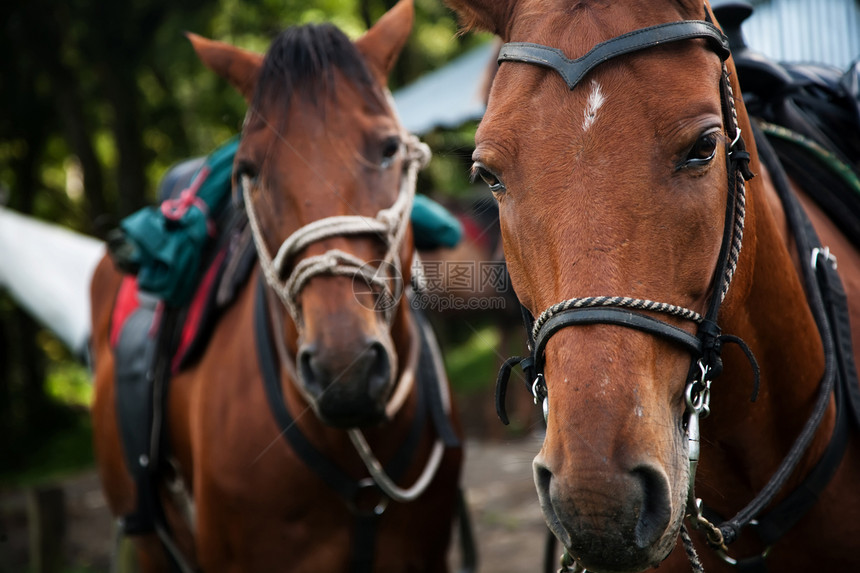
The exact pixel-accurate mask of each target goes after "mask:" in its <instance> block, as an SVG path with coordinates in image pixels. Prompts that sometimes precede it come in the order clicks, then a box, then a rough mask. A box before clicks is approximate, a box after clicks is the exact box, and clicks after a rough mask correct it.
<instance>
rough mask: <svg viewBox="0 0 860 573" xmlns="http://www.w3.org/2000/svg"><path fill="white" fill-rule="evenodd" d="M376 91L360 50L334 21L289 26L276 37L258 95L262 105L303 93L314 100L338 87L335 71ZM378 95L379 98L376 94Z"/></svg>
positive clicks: (286, 100)
mask: <svg viewBox="0 0 860 573" xmlns="http://www.w3.org/2000/svg"><path fill="white" fill-rule="evenodd" d="M335 70H338V71H339V72H340V73H341V74H342V75H343V76H344V77H345V78H346V79H347V80H349V81H352V82H354V83H356V84H358V85H360V86H362V87H363V88H365V91H366V93H368V94H370V93H372V92H374V91H375V90H374V89H373V87H374V84H375V82H374V79H373V76H372V75H371V73H370V71H369V70H368V68H367V65H366V64H365V62H364V59H363V58H362V56H361V54H360V53H359V51H358V50H357V49H356V47H355V46H354V45H353V43H352V42H350V41H349V38H347V37H346V35H345V34H344V33H343V32H341V31H340V30H339V29H338V28H337V27H335V26H334V25H332V24H308V25H304V26H295V27H291V28H287V29H286V30H284V31H283V32H281V34H280V35H279V36H278V37H277V38H275V40H274V41H273V42H272V45H271V46H270V47H269V51H268V52H267V53H266V57H265V59H264V60H263V67H262V69H261V70H260V76H259V80H258V83H257V88H256V92H255V95H254V106H255V107H257V108H258V109H261V108H264V106H266V105H267V104H272V103H275V102H278V103H280V104H281V105H284V106H286V105H287V104H288V103H289V101H290V100H291V99H292V97H293V96H295V95H298V94H301V95H303V96H306V97H308V99H309V100H310V101H319V99H321V98H319V97H318V96H322V95H324V93H323V92H324V91H325V90H332V89H333V88H334V83H335V76H334V71H335ZM374 99H375V98H374Z"/></svg>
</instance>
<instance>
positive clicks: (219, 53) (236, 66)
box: [185, 32, 263, 102]
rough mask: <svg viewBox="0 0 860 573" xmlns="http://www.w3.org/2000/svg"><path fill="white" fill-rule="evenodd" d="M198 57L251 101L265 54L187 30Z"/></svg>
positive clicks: (186, 35)
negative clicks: (208, 38) (209, 38)
mask: <svg viewBox="0 0 860 573" xmlns="http://www.w3.org/2000/svg"><path fill="white" fill-rule="evenodd" d="M185 37H187V38H188V39H189V40H190V41H191V45H192V46H194V51H195V52H197V57H199V58H200V61H202V62H203V64H204V65H205V66H206V67H207V68H209V69H210V70H212V71H213V72H215V73H216V74H218V75H219V76H221V77H222V78H224V79H225V80H227V81H228V82H230V83H231V84H232V85H233V87H235V88H236V89H237V90H239V93H241V94H242V95H243V96H244V97H245V100H246V101H248V102H250V101H251V97H252V96H253V95H254V88H255V87H256V86H257V78H258V76H259V75H260V68H261V67H262V65H263V56H262V55H261V54H257V53H255V52H249V51H247V50H243V49H241V48H237V47H235V46H231V45H230V44H225V43H223V42H216V41H214V40H207V39H206V38H204V37H203V36H198V35H197V34H192V33H191V32H186V33H185Z"/></svg>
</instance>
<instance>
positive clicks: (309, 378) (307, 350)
mask: <svg viewBox="0 0 860 573" xmlns="http://www.w3.org/2000/svg"><path fill="white" fill-rule="evenodd" d="M316 362H317V360H316V351H315V349H314V348H313V347H312V346H304V345H303V346H302V347H301V348H300V349H299V356H298V364H299V376H301V378H302V382H303V383H304V386H305V388H307V390H308V392H310V393H311V394H312V395H313V396H314V397H319V395H320V394H322V387H321V386H320V382H319V376H318V374H319V372H318V368H317V367H316V366H317V365H316Z"/></svg>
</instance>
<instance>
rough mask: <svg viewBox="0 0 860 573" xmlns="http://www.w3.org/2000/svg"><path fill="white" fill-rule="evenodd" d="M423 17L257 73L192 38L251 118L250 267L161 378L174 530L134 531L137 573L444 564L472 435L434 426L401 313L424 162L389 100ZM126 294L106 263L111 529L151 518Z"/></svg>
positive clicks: (306, 43)
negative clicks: (132, 460)
mask: <svg viewBox="0 0 860 573" xmlns="http://www.w3.org/2000/svg"><path fill="white" fill-rule="evenodd" d="M412 19H413V8H412V2H411V0H402V1H401V2H400V3H399V4H398V5H397V6H396V7H395V8H393V9H392V10H391V11H389V12H388V13H387V14H386V15H385V16H384V17H383V18H382V19H381V20H380V21H379V22H378V23H377V24H376V25H375V26H374V27H373V28H371V29H370V30H369V31H368V32H367V33H366V34H365V35H364V36H362V37H361V38H360V39H358V40H357V41H356V42H355V43H351V42H350V41H349V40H348V39H347V38H346V37H345V36H344V35H343V34H342V33H341V32H340V31H338V30H337V29H336V28H334V27H333V26H329V25H321V26H304V27H299V28H293V29H289V30H287V31H286V32H284V33H283V34H282V35H281V36H279V38H278V39H277V40H275V42H274V43H273V44H272V47H271V48H270V50H269V52H268V53H267V55H266V57H265V58H264V57H263V56H260V55H257V54H253V53H250V52H246V51H243V50H240V49H238V48H234V47H232V46H228V45H226V44H222V43H218V42H214V41H209V40H205V39H203V38H200V37H197V36H193V35H192V36H191V37H190V39H191V41H192V43H193V44H194V48H195V50H196V51H197V53H198V55H199V56H200V58H201V59H202V61H203V62H204V63H205V64H206V65H207V66H208V67H210V68H211V69H213V70H214V71H215V72H216V73H218V74H219V75H221V76H222V77H224V78H225V79H227V80H228V81H230V82H231V84H233V85H234V86H235V87H236V88H237V89H238V90H239V91H240V92H241V93H242V94H243V95H244V97H245V98H246V100H248V102H249V104H250V107H249V111H248V115H247V117H246V120H245V123H244V126H243V130H242V136H241V144H240V146H239V149H238V151H237V153H236V159H235V163H234V173H233V179H234V188H237V189H241V190H242V194H243V196H244V209H245V212H246V213H247V217H248V220H249V227H250V229H251V234H252V235H253V239H254V242H255V244H256V250H257V259H258V264H257V266H256V267H255V269H254V270H253V271H252V273H251V276H250V280H248V282H247V284H245V286H244V287H242V290H241V292H240V294H239V295H238V298H237V300H236V301H235V302H234V303H233V305H232V306H231V307H230V308H229V309H228V310H227V311H226V312H225V313H224V314H223V316H222V317H221V319H220V320H219V322H218V323H217V325H216V327H215V328H214V331H213V332H212V334H211V340H210V342H209V344H208V346H207V347H206V349H205V350H204V351H203V354H202V356H201V357H200V359H199V361H197V362H196V364H194V365H193V366H191V367H189V368H188V369H186V370H184V371H182V372H180V373H179V374H177V375H176V376H174V377H173V378H172V380H171V381H170V386H169V397H168V399H167V401H166V407H165V410H164V416H165V419H166V436H167V439H166V446H164V448H165V449H166V450H167V452H168V455H167V456H165V457H166V461H165V462H163V463H162V465H163V466H165V469H164V471H163V472H162V473H160V474H156V476H157V478H158V480H157V485H158V491H159V496H158V497H159V499H160V500H161V504H160V507H161V511H162V512H163V514H164V519H163V520H162V521H161V522H159V521H158V520H156V525H155V526H154V527H153V528H151V530H150V531H149V532H146V531H144V532H141V533H139V534H138V535H135V536H134V539H135V541H136V546H137V548H138V554H139V560H140V562H141V564H142V565H143V568H144V570H146V571H163V570H167V569H168V568H169V567H170V562H171V561H173V562H174V564H178V565H180V566H181V568H182V570H203V571H243V572H244V571H266V572H269V571H284V570H286V571H307V572H319V571H371V570H372V571H392V572H404V571H446V570H447V563H446V559H447V557H446V555H447V549H448V545H449V541H450V537H451V527H452V519H453V518H454V514H455V509H456V505H457V491H458V481H459V473H460V465H461V457H462V454H461V450H460V448H459V447H458V446H456V445H451V446H450V447H449V446H448V444H451V443H453V442H456V439H455V440H451V439H450V436H449V439H448V440H447V441H445V443H444V444H443V442H442V440H441V438H440V435H442V434H445V431H443V430H447V432H448V433H449V434H458V433H459V429H458V427H457V425H456V423H453V422H451V425H447V424H446V423H445V420H444V419H443V420H442V422H441V423H440V422H439V421H438V420H431V418H436V417H437V414H438V410H432V409H430V408H429V407H427V403H428V401H431V402H432V401H435V402H438V405H440V406H441V408H442V412H443V414H442V415H443V418H444V417H445V412H446V411H447V413H448V420H452V419H454V416H453V413H452V412H451V404H450V402H449V390H448V386H447V380H446V379H445V378H444V373H441V374H439V373H438V372H437V373H436V374H437V378H436V380H438V382H439V387H437V388H435V389H434V388H428V387H427V385H426V380H424V375H423V374H422V373H420V372H418V370H419V369H423V370H427V368H428V364H429V367H430V369H431V370H432V369H433V368H434V367H435V366H436V363H434V361H433V355H434V354H435V353H436V352H437V350H436V347H435V346H434V343H433V342H432V339H430V340H429V342H427V343H426V344H423V345H422V340H426V339H427V336H426V325H425V323H424V322H423V321H422V320H420V319H419V318H418V317H417V316H416V315H415V314H414V313H412V311H411V310H410V306H409V304H408V302H400V300H401V294H403V297H404V298H405V297H406V296H407V295H408V288H407V287H405V286H404V285H408V284H409V275H408V273H409V270H410V268H411V260H412V254H413V246H412V237H411V230H410V228H409V210H410V207H411V198H412V196H413V194H414V185H415V174H416V170H417V169H418V167H420V165H421V163H422V160H426V157H427V155H426V148H424V147H423V146H422V144H420V143H418V142H417V141H416V140H415V139H414V138H412V137H411V136H409V135H408V134H406V133H404V132H403V129H402V128H401V126H400V124H399V121H398V119H397V117H396V115H395V113H394V111H393V108H392V103H391V100H390V98H389V97H388V95H387V90H386V88H385V84H386V81H387V76H388V73H389V71H390V70H391V68H392V66H393V64H394V62H395V60H396V58H397V56H398V54H399V52H400V50H401V49H402V47H403V45H404V44H405V42H406V39H407V36H408V34H409V31H410V29H411V25H412ZM399 273H402V276H400V274H399ZM122 280H123V277H122V275H121V274H120V273H119V272H118V271H117V270H116V269H115V268H114V265H113V264H112V262H111V261H110V260H108V259H105V260H104V261H103V262H102V263H101V265H100V266H99V268H98V270H97V272H96V275H95V277H94V279H93V283H92V300H93V325H94V329H93V333H94V335H93V342H92V346H93V350H94V355H95V375H96V397H95V403H94V406H93V417H94V428H95V445H96V450H97V457H98V462H99V469H100V473H101V478H102V481H103V485H104V490H105V493H106V495H107V499H108V502H109V505H110V508H111V510H112V512H113V513H114V515H116V516H125V515H129V514H132V513H133V512H135V510H136V509H137V510H139V508H138V507H136V504H137V502H138V495H137V490H138V488H137V487H136V482H135V481H134V480H133V479H132V472H131V471H130V469H129V467H128V466H127V465H126V463H125V462H124V456H123V449H122V448H123V445H122V443H121V441H120V428H119V425H120V423H119V422H118V420H117V413H116V408H115V401H116V395H117V388H116V382H115V368H116V367H118V366H120V364H115V359H114V356H113V354H112V350H111V341H110V339H109V330H110V321H111V312H112V311H111V308H112V306H113V302H114V299H115V298H116V293H117V290H118V288H119V286H120V283H121V281H122ZM356 285H359V287H360V288H357V287H356ZM404 291H406V292H404ZM385 301H388V302H389V303H391V304H385V305H382V304H380V303H381V302H385ZM255 313H256V314H255ZM255 320H256V321H257V323H256V325H255ZM261 327H262V328H261ZM255 328H256V329H255ZM261 332H262V334H261ZM422 332H423V334H422ZM261 339H262V340H261ZM428 355H429V356H430V362H429V363H428V362H427V356H428ZM266 375H268V376H269V377H268V379H267V381H268V382H272V379H274V382H273V383H272V384H269V385H265V384H266V381H264V378H265V377H266ZM433 380H434V378H432V377H431V378H430V381H431V382H432V381H433ZM433 384H435V382H433ZM433 384H431V385H433ZM273 396H274V398H273ZM416 420H422V421H421V423H420V424H419V423H417V422H416ZM434 421H435V422H436V423H435V424H434V423H433V422H434ZM454 428H457V429H454ZM296 434H298V435H299V439H298V441H295V440H293V438H292V436H295V435H296ZM284 437H287V438H289V440H285V439H283V438H284ZM404 448H405V449H404ZM308 452H310V453H308ZM394 458H397V459H394ZM377 460H378V461H377ZM395 462H396V463H399V464H400V468H401V469H400V470H399V477H398V478H397V480H396V483H389V478H388V475H387V474H386V472H389V467H390V463H391V464H394V463H395ZM150 463H152V462H150ZM171 470H174V471H173V473H174V475H171V476H170V478H171V479H170V480H166V479H164V478H163V474H170V473H171ZM389 473H391V475H392V478H393V475H394V474H393V472H389ZM168 481H169V484H168V483H167V482H168ZM391 481H393V479H392V480H391ZM397 484H406V485H409V487H408V488H407V487H406V486H405V485H400V486H398V485H397ZM168 485H170V487H168ZM177 492H179V493H177ZM183 492H186V493H187V495H186V496H185V498H184V501H183V503H178V502H177V498H180V500H181V498H182V497H183V496H182V495H180V494H181V493H183Z"/></svg>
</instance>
